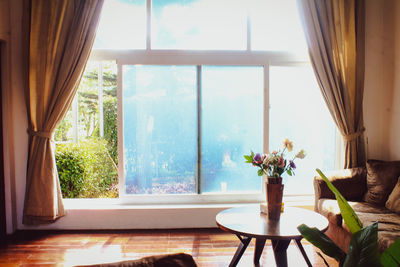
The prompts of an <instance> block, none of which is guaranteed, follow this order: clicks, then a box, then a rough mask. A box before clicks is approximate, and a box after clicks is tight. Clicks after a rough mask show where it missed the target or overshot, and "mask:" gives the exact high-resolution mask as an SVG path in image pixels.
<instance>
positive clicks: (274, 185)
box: [265, 177, 283, 221]
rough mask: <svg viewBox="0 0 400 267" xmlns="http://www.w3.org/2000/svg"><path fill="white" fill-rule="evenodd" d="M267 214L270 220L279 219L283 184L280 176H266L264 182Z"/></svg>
mask: <svg viewBox="0 0 400 267" xmlns="http://www.w3.org/2000/svg"><path fill="white" fill-rule="evenodd" d="M265 192H266V201H267V215H268V219H270V220H276V221H277V220H279V219H280V217H281V210H282V197H283V184H282V178H281V177H268V179H267V181H266V183H265Z"/></svg>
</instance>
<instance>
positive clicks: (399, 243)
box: [381, 238, 400, 267]
mask: <svg viewBox="0 0 400 267" xmlns="http://www.w3.org/2000/svg"><path fill="white" fill-rule="evenodd" d="M381 264H382V265H383V266H384V267H392V266H393V267H398V266H400V238H398V239H397V240H396V241H395V242H394V243H393V244H391V245H390V247H388V249H386V250H385V251H384V252H383V253H382V255H381Z"/></svg>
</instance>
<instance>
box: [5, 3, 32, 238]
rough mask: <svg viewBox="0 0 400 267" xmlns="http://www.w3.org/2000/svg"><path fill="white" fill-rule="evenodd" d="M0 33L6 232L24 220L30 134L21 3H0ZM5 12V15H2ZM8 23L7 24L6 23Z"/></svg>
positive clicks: (11, 230)
mask: <svg viewBox="0 0 400 267" xmlns="http://www.w3.org/2000/svg"><path fill="white" fill-rule="evenodd" d="M0 5H2V6H0V18H2V19H1V22H0V25H1V27H0V31H3V32H4V33H5V36H6V39H5V41H6V50H7V62H6V66H7V70H6V72H7V74H6V87H5V88H4V91H3V92H2V93H3V103H2V104H3V125H4V127H3V128H4V133H3V134H4V158H5V160H4V161H5V162H4V166H5V169H4V172H5V185H6V212H7V232H8V233H11V232H13V231H14V230H15V229H16V228H17V225H18V223H19V222H20V221H21V214H22V209H23V201H24V192H25V173H26V163H27V160H26V159H27V146H28V135H27V132H26V129H27V115H26V107H25V97H24V86H23V76H22V75H21V74H23V73H24V71H23V69H22V53H21V51H22V39H21V22H22V0H17V1H11V0H0ZM1 13H3V14H1ZM3 20H5V21H6V22H4V21H3Z"/></svg>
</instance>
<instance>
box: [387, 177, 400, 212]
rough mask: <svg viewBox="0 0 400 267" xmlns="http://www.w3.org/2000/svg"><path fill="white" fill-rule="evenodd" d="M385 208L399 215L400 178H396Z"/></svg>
mask: <svg viewBox="0 0 400 267" xmlns="http://www.w3.org/2000/svg"><path fill="white" fill-rule="evenodd" d="M385 206H386V208H388V209H389V210H391V211H393V212H396V213H397V214H400V177H399V178H398V180H397V184H396V185H395V186H394V188H393V191H392V193H390V195H389V198H388V200H387V201H386V204H385Z"/></svg>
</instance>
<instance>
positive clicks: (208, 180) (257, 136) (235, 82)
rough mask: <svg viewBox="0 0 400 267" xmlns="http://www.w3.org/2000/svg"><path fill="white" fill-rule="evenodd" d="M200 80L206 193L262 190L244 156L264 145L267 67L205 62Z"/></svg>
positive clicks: (202, 149)
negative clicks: (212, 64)
mask: <svg viewBox="0 0 400 267" xmlns="http://www.w3.org/2000/svg"><path fill="white" fill-rule="evenodd" d="M201 84H202V90H201V96H202V97H201V107H202V109H201V117H202V120H201V128H202V131H201V145H202V146H201V151H202V157H201V159H202V161H201V166H202V168H201V177H202V179H201V181H202V184H201V187H202V192H220V191H226V192H245V191H260V190H261V179H258V177H256V175H255V169H254V167H252V166H246V164H243V155H244V154H246V153H248V152H249V150H250V149H253V150H254V151H261V150H262V147H263V117H264V115H263V113H264V112H263V111H264V101H263V95H264V94H263V91H264V68H263V67H243V66H240V67H239V66H236V67H231V66H206V67H204V68H203V71H202V83H201ZM247 165H248V164H247Z"/></svg>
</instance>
